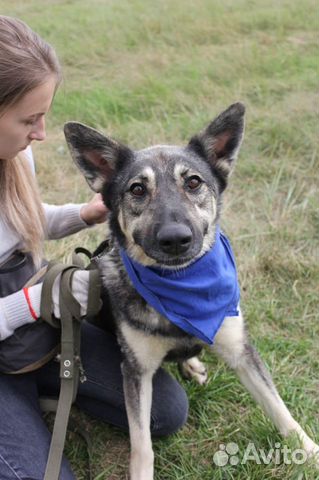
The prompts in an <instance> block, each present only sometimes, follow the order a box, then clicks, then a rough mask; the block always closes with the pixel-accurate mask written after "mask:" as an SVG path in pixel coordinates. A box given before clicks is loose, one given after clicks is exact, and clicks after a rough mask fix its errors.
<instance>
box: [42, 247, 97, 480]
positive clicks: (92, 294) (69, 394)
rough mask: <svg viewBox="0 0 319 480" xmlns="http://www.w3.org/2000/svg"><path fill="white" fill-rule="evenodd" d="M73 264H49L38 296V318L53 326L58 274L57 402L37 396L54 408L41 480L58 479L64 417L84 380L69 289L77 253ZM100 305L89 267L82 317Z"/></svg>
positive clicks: (74, 302) (78, 315) (76, 309)
mask: <svg viewBox="0 0 319 480" xmlns="http://www.w3.org/2000/svg"><path fill="white" fill-rule="evenodd" d="M73 261H74V264H73V265H68V266H66V265H63V264H51V265H49V270H48V272H47V275H46V277H45V279H44V283H43V287H42V298H41V308H40V312H41V318H43V319H44V320H46V321H47V322H49V323H50V324H51V325H54V326H57V322H58V320H57V319H55V318H54V317H53V315H52V287H53V283H54V281H55V279H56V277H57V276H58V275H59V274H61V280H60V292H59V305H60V313H61V353H60V355H59V356H58V360H59V361H60V379H61V387H60V394H59V399H58V401H56V400H52V399H41V401H40V404H41V407H42V408H43V409H44V410H46V411H55V410H56V417H55V421H54V427H53V432H52V440H51V445H50V450H49V456H48V462H47V466H46V471H45V476H44V480H58V478H59V474H60V469H61V462H62V456H63V449H64V443H65V437H66V432H67V426H68V420H69V415H70V410H71V406H72V403H73V402H74V400H75V397H76V394H77V388H78V382H79V379H80V381H85V380H86V379H85V376H84V371H83V368H82V364H81V359H80V337H81V321H82V320H83V317H81V313H80V312H81V308H80V304H79V303H78V302H77V300H76V299H75V298H74V296H73V294H72V289H71V282H72V276H73V274H74V272H75V271H76V270H77V269H78V268H83V267H84V266H83V263H82V262H80V261H79V258H78V256H74V257H73ZM100 308H101V300H100V276H99V272H98V271H97V270H96V269H92V266H91V265H90V266H89V292H88V306H87V313H86V316H88V317H89V316H94V315H96V314H97V313H98V311H99V310H100Z"/></svg>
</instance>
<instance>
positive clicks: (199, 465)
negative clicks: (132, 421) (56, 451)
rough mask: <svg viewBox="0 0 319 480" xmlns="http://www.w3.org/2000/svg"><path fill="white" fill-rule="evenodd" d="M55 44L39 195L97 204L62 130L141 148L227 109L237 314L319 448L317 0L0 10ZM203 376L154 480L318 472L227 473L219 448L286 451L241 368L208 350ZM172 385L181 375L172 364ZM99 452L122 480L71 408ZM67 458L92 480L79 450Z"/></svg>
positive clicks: (117, 455)
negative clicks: (235, 154)
mask: <svg viewBox="0 0 319 480" xmlns="http://www.w3.org/2000/svg"><path fill="white" fill-rule="evenodd" d="M0 12H1V13H3V14H8V15H16V16H18V17H20V18H21V19H23V20H25V21H26V22H27V23H29V24H30V25H31V26H32V27H33V28H34V29H35V30H37V31H38V32H39V33H40V34H42V35H43V36H44V37H45V38H46V39H47V40H48V41H49V42H51V43H52V44H53V45H54V46H55V47H56V49H57V51H58V54H59V56H60V58H61V61H62V64H63V67H64V77H65V79H64V83H63V86H62V88H61V89H60V91H59V93H58V94H57V96H56V100H55V104H54V107H53V109H52V112H51V113H50V115H49V118H48V122H47V123H48V138H47V141H46V142H45V143H44V144H39V145H34V152H35V155H36V159H37V170H38V175H39V182H40V186H41V190H42V193H43V198H44V199H45V200H46V201H48V202H55V203H63V202H67V201H75V202H78V201H84V200H86V199H88V198H90V196H91V194H90V192H89V190H88V188H87V186H86V184H85V182H84V180H83V179H82V177H81V176H80V174H79V173H78V172H77V171H76V170H75V168H74V167H73V165H72V163H71V161H70V158H69V155H68V153H67V150H66V147H65V143H64V139H63V134H62V125H63V123H64V122H65V121H67V120H78V121H82V122H84V123H87V124H89V125H91V126H94V127H96V128H100V129H102V130H104V131H105V132H108V133H109V134H111V135H113V136H115V137H117V138H120V139H122V140H123V141H124V142H127V143H129V144H130V145H131V146H132V147H134V148H140V147H143V146H146V145H148V144H151V143H161V142H165V143H182V142H186V141H187V140H188V138H189V137H190V136H191V135H192V134H193V133H196V132H197V131H198V130H199V129H201V128H202V127H203V126H205V125H206V123H208V122H209V121H210V120H211V119H212V118H213V117H214V116H215V115H216V114H217V113H219V112H220V111H222V110H223V109H224V108H226V107H227V106H228V105H229V104H231V103H233V102H234V101H237V100H240V101H242V102H244V103H245V105H246V107H247V124H246V135H245V140H244V144H243V147H242V150H241V154H240V157H239V160H238V163H237V166H236V170H235V172H234V175H233V177H232V179H231V183H230V187H229V189H228V191H227V193H226V195H225V199H224V216H223V220H222V225H223V227H224V229H225V230H226V232H227V233H228V235H229V237H230V238H231V240H232V244H233V246H234V250H235V253H236V257H237V263H238V269H239V275H240V280H241V289H242V307H243V311H244V314H245V316H246V319H247V323H248V325H249V328H250V332H251V336H252V338H253V342H254V344H255V345H256V346H257V348H258V349H259V351H260V353H261V355H262V357H263V358H264V360H265V362H266V363H267V365H268V367H269V369H270V370H271V372H272V373H273V376H274V379H275V382H276V384H277V386H278V389H279V391H280V393H281V395H282V397H283V399H284V400H285V402H286V403H287V405H288V406H289V408H290V409H291V411H292V413H293V415H294V416H295V418H296V419H297V420H298V421H300V423H301V424H302V425H303V426H304V427H305V429H306V431H307V432H308V433H309V435H310V436H312V437H313V438H315V439H316V438H317V440H318V437H319V408H318V407H319V405H318V394H319V373H318V372H319V347H318V343H319V314H318V296H319V295H318V293H319V291H318V285H319V208H318V207H319V201H318V198H319V196H318V167H319V165H318V156H317V153H318V151H317V147H318V145H317V143H316V134H318V127H317V125H318V123H317V122H318V96H317V94H316V91H317V88H318V60H319V59H318V45H317V40H318V4H317V5H316V2H315V1H312V0H265V1H263V0H223V1H222V0H190V1H187V2H186V1H185V0H162V1H157V2H156V1H151V0H90V2H88V1H84V0H68V1H67V0H65V1H59V0H55V1H54V0H51V1H46V2H43V1H41V0H28V1H25V0H20V1H19V0H10V1H9V0H0ZM102 238H103V227H99V228H98V229H94V230H92V229H91V230H90V231H89V232H81V233H80V234H77V235H76V236H73V237H72V238H69V239H64V240H62V241H59V242H50V244H49V245H48V246H47V255H48V256H49V257H51V258H66V256H67V254H68V253H69V252H70V251H71V249H72V248H73V247H74V246H76V245H84V246H87V247H88V248H90V249H92V248H94V246H95V245H96V244H97V243H98V242H99V241H100V240H101V239H102ZM204 358H205V360H206V362H207V364H208V367H209V372H210V380H209V383H208V385H207V386H205V387H204V388H203V387H199V386H197V385H194V384H191V383H185V382H184V381H183V380H181V379H180V380H181V381H182V382H183V385H184V386H185V388H186V390H187V392H188V396H189V400H190V414H189V419H188V423H187V425H186V426H185V428H184V429H183V430H182V431H180V432H179V433H177V434H175V435H173V436H172V437H170V438H167V439H161V440H157V441H156V442H154V449H155V458H156V479H157V480H182V479H183V480H185V479H189V480H198V479H201V480H224V479H236V480H247V479H249V480H257V479H258V480H261V479H282V480H283V479H285V480H286V479H287V480H288V479H289V480H290V479H293V480H301V479H308V480H315V479H318V478H319V473H318V471H317V473H315V471H314V470H313V468H312V466H311V465H294V464H291V465H285V464H284V463H283V462H281V463H279V464H276V463H275V462H274V461H272V462H270V463H269V464H268V465H264V464H261V465H259V464H257V463H256V462H253V461H248V462H247V463H246V464H239V465H230V464H228V465H227V466H225V467H218V466H216V465H214V462H213V455H214V453H215V452H216V451H217V450H218V449H219V445H220V444H222V443H224V444H226V443H228V442H234V443H236V444H238V446H239V451H240V454H239V456H240V458H242V455H243V452H244V451H245V449H246V447H247V446H248V444H249V442H254V443H255V446H256V448H257V449H258V448H263V449H265V451H266V452H268V450H269V449H270V448H275V444H276V442H280V443H281V445H284V444H286V445H287V446H288V447H289V448H291V449H293V448H295V447H296V445H297V443H296V439H294V438H292V439H288V440H285V441H283V440H282V439H281V437H280V436H279V435H278V434H277V432H276V430H275V428H274V427H273V426H272V424H271V423H270V421H268V420H267V419H266V417H265V416H264V415H263V413H262V412H261V410H260V408H259V407H256V406H255V404H254V402H253V401H252V400H251V398H250V396H249V395H248V393H246V391H245V390H244V388H243V387H242V386H241V385H240V384H239V382H238V381H237V379H236V378H235V376H234V375H233V373H232V372H230V371H229V370H228V369H227V368H226V367H225V366H224V365H223V364H222V363H221V362H219V361H217V360H216V359H215V358H213V357H211V356H209V355H207V353H205V355H204ZM168 368H169V369H170V371H171V372H172V373H173V374H174V375H176V376H178V373H177V371H176V369H175V366H169V367H168ZM77 415H79V416H80V417H81V418H82V420H83V422H85V424H86V425H87V428H88V430H89V433H90V436H91V438H92V441H93V464H94V472H95V480H104V479H105V480H118V479H124V478H127V477H126V471H127V461H128V452H129V445H128V437H127V435H125V434H123V433H121V432H120V431H118V430H116V429H115V428H112V427H109V426H106V425H103V424H100V423H99V422H97V421H93V420H91V419H89V418H88V417H86V416H84V415H83V414H80V413H78V414H77ZM67 455H68V457H69V458H70V460H71V462H72V465H73V467H74V470H75V472H76V474H77V478H78V479H79V480H86V479H87V472H86V451H85V446H84V444H83V443H82V441H81V440H79V439H78V438H77V437H75V436H72V435H70V436H69V438H68V442H67Z"/></svg>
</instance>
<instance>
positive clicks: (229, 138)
mask: <svg viewBox="0 0 319 480" xmlns="http://www.w3.org/2000/svg"><path fill="white" fill-rule="evenodd" d="M244 114H245V107H244V105H243V104H242V103H234V104H233V105H231V106H230V107H229V108H227V110H225V111H224V112H222V113H221V114H220V115H218V117H217V118H215V120H213V121H212V122H211V123H210V124H209V125H208V127H207V128H205V129H204V130H203V131H202V132H200V133H199V134H198V135H195V136H194V137H193V138H192V139H191V140H190V142H189V144H188V148H190V149H192V150H194V151H195V152H196V153H197V154H199V155H200V156H201V157H204V158H205V160H207V161H208V162H209V164H210V165H211V167H212V168H213V169H214V170H215V171H217V172H218V173H219V175H221V176H222V178H223V180H224V182H223V183H224V184H225V185H226V181H227V177H228V175H229V173H230V171H231V169H232V166H233V163H234V160H235V159H236V157H237V154H238V152H239V148H240V145H241V142H242V139H243V134H244ZM225 185H224V186H225Z"/></svg>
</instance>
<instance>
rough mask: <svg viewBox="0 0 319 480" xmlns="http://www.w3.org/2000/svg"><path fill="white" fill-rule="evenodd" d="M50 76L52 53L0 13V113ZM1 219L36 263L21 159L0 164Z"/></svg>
mask: <svg viewBox="0 0 319 480" xmlns="http://www.w3.org/2000/svg"><path fill="white" fill-rule="evenodd" d="M52 75H55V76H56V87H57V86H58V85H59V83H60V81H61V67H60V64H59V61H58V59H57V56H56V53H55V51H54V49H53V48H52V47H51V46H50V45H49V44H48V43H46V42H45V41H44V40H43V39H42V38H41V37H39V35H37V34H36V33H35V32H33V31H32V30H31V29H30V28H29V27H28V26H27V25H26V24H25V23H24V22H22V21H20V20H18V19H16V18H11V17H6V16H3V15H0V115H1V114H3V113H4V112H6V111H7V110H8V109H10V108H11V107H13V106H14V105H16V104H17V103H18V102H19V101H20V100H21V99H22V98H23V97H24V95H26V94H27V93H28V92H30V91H31V90H33V89H34V88H36V87H38V86H39V85H41V84H43V83H45V81H46V80H47V79H48V78H49V77H51V76H52ZM0 203H1V215H2V217H3V219H4V221H6V222H7V224H8V225H10V227H11V228H12V229H13V230H14V231H16V232H18V234H19V236H20V237H21V239H22V240H23V244H24V250H25V251H28V252H30V253H31V254H32V256H33V259H34V261H35V263H36V264H39V261H40V258H41V254H42V248H43V239H44V225H45V220H44V212H43V209H42V205H41V201H40V196H39V191H38V188H37V184H36V180H35V177H34V175H33V172H32V171H31V168H30V165H29V163H28V160H27V158H25V157H24V155H23V154H19V155H18V156H17V157H16V158H14V159H10V160H3V159H1V160H0Z"/></svg>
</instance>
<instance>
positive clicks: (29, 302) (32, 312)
mask: <svg viewBox="0 0 319 480" xmlns="http://www.w3.org/2000/svg"><path fill="white" fill-rule="evenodd" d="M23 293H24V296H25V299H26V301H27V304H28V307H29V310H30V313H31V316H32V318H33V319H34V320H37V319H38V317H37V315H36V313H35V311H34V310H33V308H32V305H31V301H30V296H29V289H28V288H24V289H23Z"/></svg>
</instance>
